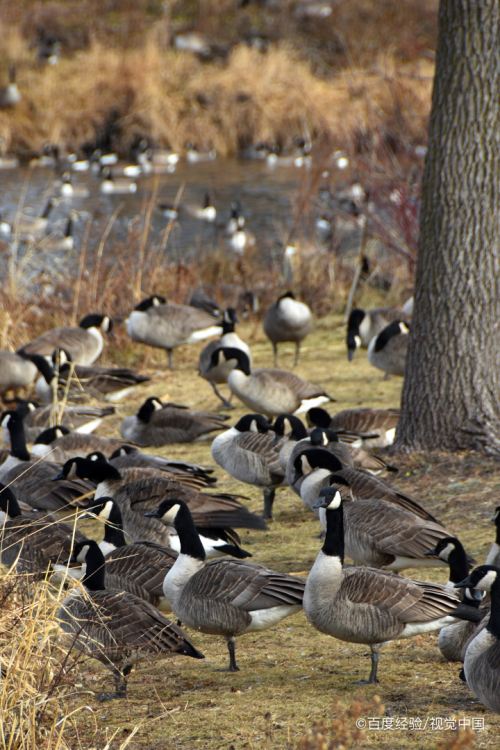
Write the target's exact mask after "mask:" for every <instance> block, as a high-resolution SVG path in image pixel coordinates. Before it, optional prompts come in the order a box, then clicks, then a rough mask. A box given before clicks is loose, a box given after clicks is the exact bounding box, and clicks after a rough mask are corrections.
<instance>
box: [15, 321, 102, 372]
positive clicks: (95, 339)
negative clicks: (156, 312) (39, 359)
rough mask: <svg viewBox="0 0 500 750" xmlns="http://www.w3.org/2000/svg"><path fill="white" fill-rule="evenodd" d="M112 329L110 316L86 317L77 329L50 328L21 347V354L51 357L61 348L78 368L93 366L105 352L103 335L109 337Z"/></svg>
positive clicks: (19, 352)
mask: <svg viewBox="0 0 500 750" xmlns="http://www.w3.org/2000/svg"><path fill="white" fill-rule="evenodd" d="M112 327H113V323H112V321H111V318H110V317H108V316H107V315H98V314H91V315H86V316H85V317H84V318H82V320H81V321H80V323H79V324H78V327H76V328H72V327H71V328H69V327H68V328H51V329H50V330H49V331H45V333H42V334H41V335H40V336H38V337H37V338H36V339H33V341H30V342H29V343H28V344H25V345H24V346H23V347H21V349H20V350H19V351H18V354H21V355H22V356H24V355H30V354H41V355H42V356H43V357H50V356H52V352H53V351H54V349H58V348H60V349H64V350H65V351H67V352H68V353H69V354H70V356H71V359H72V360H73V362H75V363H76V364H79V365H91V364H93V362H95V360H96V359H97V358H98V357H99V356H100V354H101V352H102V348H103V345H104V339H103V337H102V334H103V333H109V332H110V331H111V329H112Z"/></svg>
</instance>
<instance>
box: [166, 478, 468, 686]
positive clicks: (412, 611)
mask: <svg viewBox="0 0 500 750" xmlns="http://www.w3.org/2000/svg"><path fill="white" fill-rule="evenodd" d="M323 493H325V494H323ZM317 508H318V509H319V508H324V510H325V512H326V536H325V540H324V543H323V547H322V549H321V551H320V552H319V554H318V556H317V558H316V561H315V563H314V565H313V567H312V568H311V570H310V572H309V575H308V577H307V581H306V587H305V592H304V610H305V613H306V616H307V618H308V620H309V622H310V623H311V624H312V625H313V626H314V627H315V628H316V629H317V630H319V631H320V632H322V633H327V634H328V635H332V636H334V637H335V638H339V639H340V640H343V641H349V642H351V643H365V644H368V645H370V648H371V671H370V676H369V678H368V680H367V682H368V683H374V682H377V666H378V657H379V649H380V647H381V645H382V644H383V643H385V642H387V641H392V640H395V639H398V638H410V637H411V636H414V635H418V634H420V633H427V632H430V631H432V630H437V629H439V628H441V627H443V626H444V625H447V624H449V623H451V622H455V618H456V617H460V618H463V619H472V620H474V619H475V618H476V617H477V619H479V617H478V612H477V610H476V609H470V608H467V607H466V606H465V605H463V604H461V602H460V599H459V598H458V596H456V595H455V594H454V592H452V591H451V592H450V591H448V590H447V589H446V588H445V587H444V586H439V585H437V584H434V583H426V582H421V581H413V580H410V579H408V578H400V577H399V576H395V575H393V574H392V573H388V572H385V571H382V570H377V569H376V568H363V567H362V568H360V567H356V566H353V567H344V507H343V502H342V498H341V495H340V492H338V491H335V492H334V493H333V494H332V491H331V490H330V489H328V490H326V491H325V490H323V492H322V493H321V494H320V498H319V500H318V502H317ZM173 569H174V568H172V570H173Z"/></svg>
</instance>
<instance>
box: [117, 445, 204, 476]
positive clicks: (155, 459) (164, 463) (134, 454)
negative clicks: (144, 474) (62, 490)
mask: <svg viewBox="0 0 500 750" xmlns="http://www.w3.org/2000/svg"><path fill="white" fill-rule="evenodd" d="M109 463H110V464H111V465H112V466H114V467H115V469H118V471H120V469H127V468H129V469H130V468H134V467H137V468H143V469H156V470H157V471H164V472H168V473H171V474H176V473H179V474H181V475H184V474H186V473H187V474H192V475H193V476H195V477H198V478H199V479H201V480H202V484H203V485H206V486H209V485H212V484H216V483H217V477H213V476H211V474H213V471H214V470H213V469H211V468H209V467H207V466H201V465H200V464H193V463H188V462H186V461H180V460H178V459H171V458H165V457H164V456H155V455H153V454H152V453H143V452H142V451H140V450H139V449H138V448H136V447H135V446H132V445H122V446H121V447H120V448H117V449H116V450H115V451H113V453H112V454H111V455H110V457H109ZM200 486H201V484H200Z"/></svg>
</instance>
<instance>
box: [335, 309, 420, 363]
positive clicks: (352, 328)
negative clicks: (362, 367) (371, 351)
mask: <svg viewBox="0 0 500 750" xmlns="http://www.w3.org/2000/svg"><path fill="white" fill-rule="evenodd" d="M404 317H405V316H404V314H403V312H402V310H401V309H400V308H398V307H376V308H374V309H372V310H361V309H359V308H355V309H354V310H351V314H350V315H349V320H348V321H347V337H346V343H347V359H348V360H349V361H351V360H352V358H353V357H354V354H355V353H356V349H359V347H361V346H363V347H364V348H365V349H366V348H367V347H368V345H369V343H370V341H371V340H372V339H373V338H374V337H375V336H377V335H378V334H379V333H381V332H382V331H383V330H384V328H386V327H387V326H388V325H389V323H393V322H394V321H400V320H402V319H403V318H404ZM407 317H408V316H407Z"/></svg>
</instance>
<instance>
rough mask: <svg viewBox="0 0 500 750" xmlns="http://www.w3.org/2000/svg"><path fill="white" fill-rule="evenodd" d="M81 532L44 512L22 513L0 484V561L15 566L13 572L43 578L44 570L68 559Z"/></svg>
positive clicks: (13, 496) (4, 487)
mask: <svg viewBox="0 0 500 750" xmlns="http://www.w3.org/2000/svg"><path fill="white" fill-rule="evenodd" d="M83 538H84V537H83V534H80V532H79V531H77V530H76V529H75V527H74V526H70V525H69V524H66V523H62V522H61V521H59V520H57V519H56V518H55V517H54V516H52V515H50V514H48V513H36V514H35V513H33V514H29V515H26V516H24V515H23V514H22V512H21V508H20V507H19V503H18V502H17V499H16V497H15V495H14V493H13V492H12V490H11V489H10V488H9V487H6V486H5V485H4V484H0V540H1V543H0V560H1V562H2V564H3V565H7V566H8V567H11V566H13V565H15V569H16V572H17V573H29V574H30V576H31V577H32V578H33V579H34V580H39V579H43V578H45V576H46V575H47V571H48V569H50V568H52V569H55V566H56V565H57V563H62V562H65V561H67V560H68V558H69V556H70V555H71V550H72V548H73V545H74V544H75V542H78V541H80V540H82V539H83Z"/></svg>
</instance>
